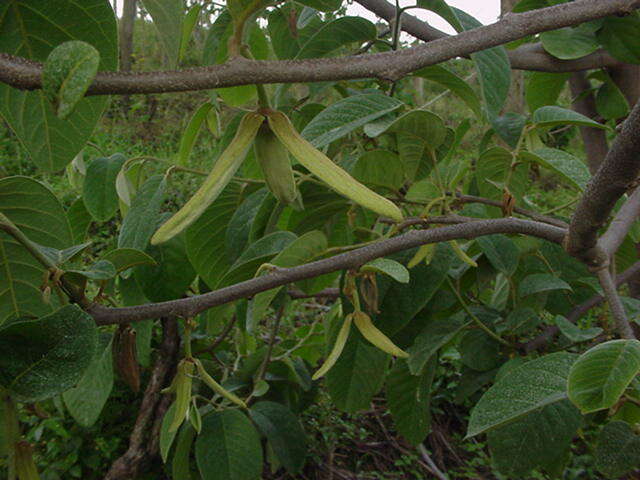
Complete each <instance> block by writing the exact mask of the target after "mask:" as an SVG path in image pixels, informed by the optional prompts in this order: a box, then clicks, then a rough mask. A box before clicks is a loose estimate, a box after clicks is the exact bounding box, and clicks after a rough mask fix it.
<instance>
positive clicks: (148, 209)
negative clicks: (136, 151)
mask: <svg viewBox="0 0 640 480" xmlns="http://www.w3.org/2000/svg"><path fill="white" fill-rule="evenodd" d="M166 187H167V179H166V177H165V176H164V175H154V176H152V177H151V178H149V179H148V180H147V181H146V182H145V183H144V184H143V185H142V187H140V190H138V193H137V194H136V196H135V197H134V199H133V201H132V202H131V208H130V209H129V211H128V212H127V215H126V217H124V220H123V222H122V227H121V229H120V234H119V235H118V247H119V248H133V249H136V250H142V251H144V250H145V249H146V248H147V246H148V245H149V239H150V238H151V236H152V235H153V232H154V231H155V228H156V225H157V224H158V220H159V218H160V209H161V208H162V204H163V203H164V199H165V191H166Z"/></svg>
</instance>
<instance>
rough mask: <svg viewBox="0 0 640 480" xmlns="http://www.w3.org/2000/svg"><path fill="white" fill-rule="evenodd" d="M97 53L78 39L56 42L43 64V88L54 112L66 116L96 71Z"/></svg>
mask: <svg viewBox="0 0 640 480" xmlns="http://www.w3.org/2000/svg"><path fill="white" fill-rule="evenodd" d="M99 64H100V53H98V51H97V50H96V49H95V48H93V47H92V46H91V45H89V44H88V43H85V42H81V41H79V40H75V41H71V42H65V43H63V44H61V45H58V46H57V47H56V48H54V49H53V51H52V52H51V53H50V54H49V56H48V57H47V61H46V62H45V63H44V65H43V66H42V91H43V92H44V94H45V95H46V96H47V98H48V99H49V101H50V102H51V103H52V104H53V108H54V109H55V111H56V115H57V116H58V117H59V118H61V119H63V120H64V119H66V118H67V117H68V116H69V115H71V113H72V112H73V110H74V108H75V107H76V105H77V104H78V102H79V101H80V100H82V98H83V97H84V94H85V93H86V92H87V89H88V88H89V85H91V83H92V82H93V79H94V78H95V76H96V73H98V65H99Z"/></svg>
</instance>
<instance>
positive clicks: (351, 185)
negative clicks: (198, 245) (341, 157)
mask: <svg viewBox="0 0 640 480" xmlns="http://www.w3.org/2000/svg"><path fill="white" fill-rule="evenodd" d="M265 116H266V117H267V120H268V122H267V123H265V122H264V120H265ZM252 144H253V146H254V151H255V155H256V158H257V160H258V162H259V164H260V166H261V168H262V170H263V172H264V176H265V181H266V183H267V186H268V187H269V189H270V190H271V192H272V193H273V195H274V196H275V197H276V198H277V199H278V200H279V201H280V202H282V203H284V204H289V203H291V202H293V201H294V200H295V198H296V196H297V189H296V184H295V180H294V177H293V170H292V168H291V162H290V160H289V154H291V155H293V156H294V157H295V158H296V160H298V162H300V164H301V165H303V166H304V167H305V168H307V170H309V171H310V172H311V173H312V174H313V175H315V176H316V177H318V178H319V179H320V180H322V181H323V182H324V183H326V184H327V185H328V186H329V187H331V188H332V189H333V190H335V191H336V192H338V193H339V194H341V195H343V196H345V197H347V198H348V199H350V200H352V201H354V202H355V203H358V204H359V205H362V206H363V207H365V208H368V209H369V210H372V211H374V212H376V213H378V214H380V215H383V216H385V217H389V218H391V219H393V220H396V221H401V220H402V212H401V211H400V209H399V208H398V207H397V206H396V205H395V204H394V203H393V202H391V201H389V200H387V199H386V198H384V197H382V196H380V195H378V194H377V193H375V192H374V191H372V190H370V189H369V188H367V187H365V186H364V185H363V184H361V183H360V182H358V181H357V180H356V179H355V178H353V177H352V176H351V175H349V174H348V173H347V172H345V171H344V170H342V169H341V168H340V167H338V166H337V165H336V164H335V163H334V162H333V161H332V160H331V159H330V158H328V157H327V156H326V155H325V154H324V153H322V152H321V151H319V150H318V149H317V148H315V147H314V146H313V145H311V144H310V143H309V142H307V141H306V140H305V139H304V138H302V136H300V134H299V133H298V132H297V131H296V129H295V128H294V126H293V125H292V124H291V122H290V121H289V119H288V118H287V116H286V115H285V114H284V113H282V112H278V111H263V112H262V113H257V112H251V113H247V114H246V115H245V116H244V117H243V118H242V121H241V122H240V125H239V127H238V130H237V132H236V135H235V137H234V138H233V140H232V141H231V143H230V144H229V146H228V147H227V148H226V150H225V151H224V152H222V154H221V155H220V157H219V158H218V160H217V162H216V163H215V165H214V166H213V168H212V169H211V172H210V173H209V175H208V176H207V178H206V179H205V181H204V183H203V184H202V186H201V187H200V188H199V189H198V191H197V192H196V193H195V194H194V195H193V197H191V199H189V201H188V202H187V203H186V204H185V205H184V206H183V207H182V208H181V209H180V210H179V211H178V212H176V213H175V214H174V215H173V216H172V217H171V218H170V219H169V220H167V222H166V223H164V224H163V225H162V226H161V227H160V228H159V229H158V231H156V233H155V234H154V235H153V237H152V239H151V243H152V244H154V245H156V244H159V243H163V242H166V241H167V240H169V239H170V238H172V237H174V236H175V235H177V234H179V233H180V232H182V231H183V230H184V229H185V228H187V227H188V226H189V225H191V224H192V223H193V222H194V221H196V220H197V219H198V217H200V215H202V213H203V212H204V211H205V210H206V209H207V207H209V205H211V204H212V203H213V202H214V201H215V200H216V198H218V196H219V195H220V193H222V191H223V190H224V188H225V187H226V186H227V184H228V183H229V182H230V181H231V179H232V178H233V176H234V175H235V173H236V172H237V170H238V168H240V165H241V164H242V161H243V160H244V159H245V157H246V155H247V152H248V150H249V148H250V147H251V145H252Z"/></svg>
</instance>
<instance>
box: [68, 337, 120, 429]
mask: <svg viewBox="0 0 640 480" xmlns="http://www.w3.org/2000/svg"><path fill="white" fill-rule="evenodd" d="M111 339H112V336H111V335H102V336H100V337H99V340H98V342H97V346H96V350H95V354H94V356H93V359H92V360H91V363H90V364H89V366H88V367H87V369H86V371H85V372H84V375H83V376H82V378H81V379H80V381H79V382H78V384H77V385H76V386H75V387H73V388H71V389H69V390H67V391H66V392H64V393H63V394H62V398H63V399H64V404H65V405H66V407H67V410H69V413H70V414H71V416H72V417H73V418H74V419H75V420H76V422H78V423H79V424H80V425H82V426H83V427H90V426H92V425H93V424H94V423H96V421H97V420H98V418H99V417H100V413H101V412H102V409H103V408H104V405H105V403H107V399H108V398H109V395H110V394H111V389H112V388H113V359H112V358H111Z"/></svg>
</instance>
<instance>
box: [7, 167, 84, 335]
mask: <svg viewBox="0 0 640 480" xmlns="http://www.w3.org/2000/svg"><path fill="white" fill-rule="evenodd" d="M0 212H2V213H3V214H4V215H6V216H7V218H9V220H11V221H12V222H13V223H14V224H15V225H16V226H17V227H18V228H19V229H20V230H21V231H22V233H24V234H25V235H26V236H27V237H28V238H29V239H30V240H31V241H33V242H36V243H37V244H39V245H44V246H47V247H52V248H56V249H59V250H64V249H65V248H67V247H69V246H71V245H73V238H72V232H71V227H70V226H69V222H68V220H67V216H66V214H65V211H64V208H63V207H62V205H61V204H60V202H59V201H58V199H57V198H56V197H55V196H54V195H53V193H52V192H51V190H49V189H48V188H47V187H45V186H44V185H42V184H41V183H39V182H37V181H36V180H33V179H31V178H28V177H6V178H3V179H0ZM43 276H44V267H43V266H42V265H41V264H40V263H39V262H38V261H37V260H36V259H35V258H33V256H32V255H31V254H30V253H29V252H28V251H27V250H26V249H25V248H24V247H23V246H22V245H20V244H19V243H18V242H16V241H15V240H14V239H13V237H10V236H9V235H8V234H6V233H4V232H0V325H2V323H3V322H4V321H5V320H7V319H10V318H18V317H25V316H33V317H38V316H42V315H45V314H47V313H50V312H51V311H52V307H51V306H50V305H47V304H45V303H44V302H43V301H42V296H41V291H40V287H41V285H42V279H43ZM52 301H53V298H52Z"/></svg>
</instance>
